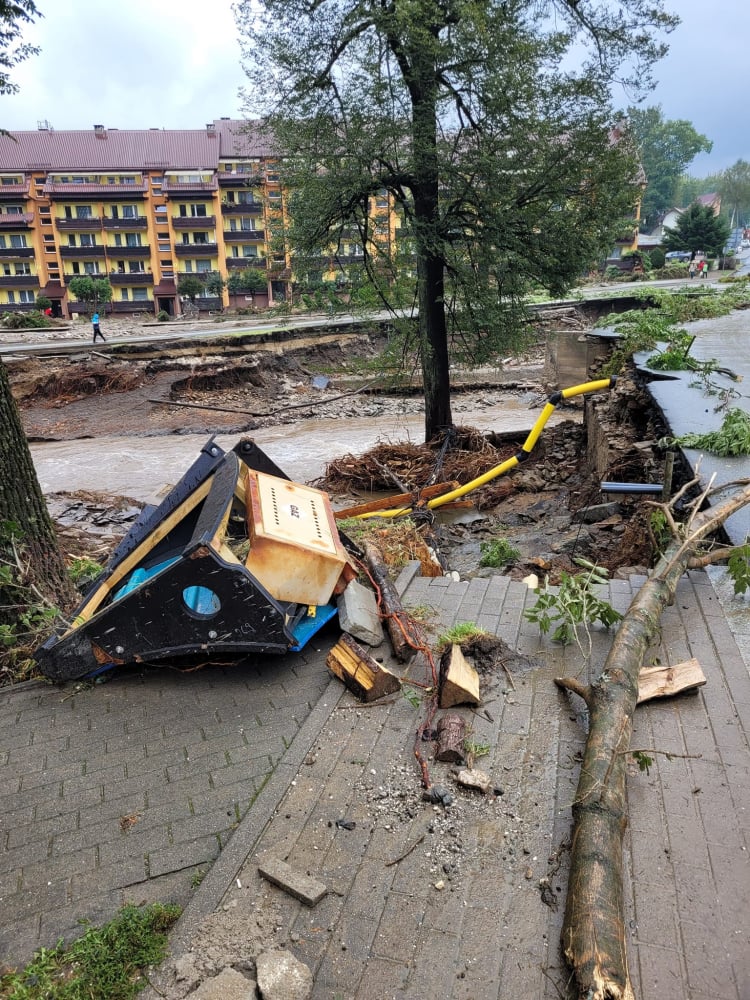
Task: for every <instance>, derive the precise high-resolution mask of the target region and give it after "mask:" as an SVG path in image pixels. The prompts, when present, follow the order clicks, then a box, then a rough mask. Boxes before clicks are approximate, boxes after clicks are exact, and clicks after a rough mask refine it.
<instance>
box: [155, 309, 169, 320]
mask: <svg viewBox="0 0 750 1000" xmlns="http://www.w3.org/2000/svg"><path fill="white" fill-rule="evenodd" d="M156 318H157V320H158V321H159V322H160V323H166V322H167V320H168V319H169V313H168V312H167V311H166V309H160V310H159V312H158V313H157V314H156Z"/></svg>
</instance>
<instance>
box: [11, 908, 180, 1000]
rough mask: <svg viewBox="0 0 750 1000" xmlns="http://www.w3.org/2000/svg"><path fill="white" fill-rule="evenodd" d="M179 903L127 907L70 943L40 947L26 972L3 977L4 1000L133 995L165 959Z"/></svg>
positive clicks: (101, 999) (102, 999)
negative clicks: (148, 972) (146, 971)
mask: <svg viewBox="0 0 750 1000" xmlns="http://www.w3.org/2000/svg"><path fill="white" fill-rule="evenodd" d="M179 915H180V908H179V907H178V906H164V905H162V904H161V903H153V904H152V905H151V906H147V907H144V908H143V909H140V908H139V907H137V906H125V907H123V909H122V910H120V912H119V913H118V914H117V916H116V917H115V918H114V919H113V920H110V922H109V923H107V924H105V925H104V926H103V927H100V928H95V927H89V929H88V930H87V931H86V932H85V934H84V935H83V936H82V937H80V938H78V940H77V941H74V942H73V943H72V944H71V945H70V946H69V947H67V948H65V947H63V945H62V944H61V943H60V944H58V945H57V946H56V947H55V948H53V949H51V950H48V949H46V948H40V949H39V951H37V952H36V954H35V955H34V958H33V959H32V961H31V962H30V963H29V964H28V965H27V966H26V968H25V969H23V970H22V971H21V972H11V973H8V974H6V975H4V976H3V977H2V978H0V997H1V998H2V1000H52V998H54V1000H130V998H131V997H135V996H136V994H137V993H138V992H139V991H140V990H141V989H142V988H143V987H144V986H145V985H146V982H147V980H146V978H145V976H144V975H143V971H144V969H145V968H146V967H147V966H149V965H154V964H156V963H158V962H160V961H161V960H162V959H163V958H164V954H165V951H166V945H167V931H168V930H169V928H170V927H171V926H172V924H174V922H175V921H176V920H177V918H178V917H179Z"/></svg>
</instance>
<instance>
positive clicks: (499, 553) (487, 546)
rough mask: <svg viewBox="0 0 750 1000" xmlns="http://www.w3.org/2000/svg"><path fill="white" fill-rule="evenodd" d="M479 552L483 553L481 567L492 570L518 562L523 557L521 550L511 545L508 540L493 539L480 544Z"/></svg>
mask: <svg viewBox="0 0 750 1000" xmlns="http://www.w3.org/2000/svg"><path fill="white" fill-rule="evenodd" d="M479 551H480V553H481V558H480V560H479V565H480V566H488V567H490V568H492V569H496V568H499V567H500V566H507V565H508V563H513V562H516V560H517V559H518V557H519V556H520V555H521V552H520V550H519V549H517V548H516V547H515V545H511V543H510V542H509V541H508V539H507V538H493V539H492V541H489V542H480V543H479Z"/></svg>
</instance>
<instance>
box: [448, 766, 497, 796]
mask: <svg viewBox="0 0 750 1000" xmlns="http://www.w3.org/2000/svg"><path fill="white" fill-rule="evenodd" d="M456 781H457V782H458V784H459V785H463V787H464V788H473V789H475V790H476V791H478V792H482V794H483V795H486V794H487V792H488V791H489V790H490V785H491V784H492V779H491V778H490V776H489V774H487V772H486V771H480V770H479V768H476V767H465V768H462V769H461V770H460V771H459V772H458V773H457V774H456Z"/></svg>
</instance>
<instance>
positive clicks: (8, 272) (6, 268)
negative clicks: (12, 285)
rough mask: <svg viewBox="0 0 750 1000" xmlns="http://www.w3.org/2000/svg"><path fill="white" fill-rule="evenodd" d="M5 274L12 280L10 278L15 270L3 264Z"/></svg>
mask: <svg viewBox="0 0 750 1000" xmlns="http://www.w3.org/2000/svg"><path fill="white" fill-rule="evenodd" d="M3 274H4V275H5V277H6V278H10V276H11V275H12V274H13V268H12V267H11V266H10V264H3Z"/></svg>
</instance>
